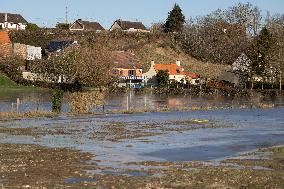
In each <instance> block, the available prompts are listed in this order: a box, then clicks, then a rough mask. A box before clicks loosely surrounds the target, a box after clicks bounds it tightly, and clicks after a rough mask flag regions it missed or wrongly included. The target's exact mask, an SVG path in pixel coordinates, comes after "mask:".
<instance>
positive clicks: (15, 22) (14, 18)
mask: <svg viewBox="0 0 284 189" xmlns="http://www.w3.org/2000/svg"><path fill="white" fill-rule="evenodd" d="M27 24H28V22H27V21H26V20H25V19H24V18H23V17H22V16H21V15H20V14H10V13H0V28H2V29H8V30H25V29H26V26H27Z"/></svg>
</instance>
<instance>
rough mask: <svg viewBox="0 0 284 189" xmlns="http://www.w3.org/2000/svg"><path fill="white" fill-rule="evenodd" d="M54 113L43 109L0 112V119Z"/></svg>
mask: <svg viewBox="0 0 284 189" xmlns="http://www.w3.org/2000/svg"><path fill="white" fill-rule="evenodd" d="M56 115H57V114H55V113H52V112H44V111H30V112H26V113H16V112H0V119H11V118H37V117H54V116H56Z"/></svg>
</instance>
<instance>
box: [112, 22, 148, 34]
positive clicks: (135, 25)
mask: <svg viewBox="0 0 284 189" xmlns="http://www.w3.org/2000/svg"><path fill="white" fill-rule="evenodd" d="M109 30H110V31H114V30H121V31H125V32H149V31H148V30H147V28H146V27H145V26H144V25H143V23H142V22H130V21H122V20H116V21H115V22H114V23H113V25H112V26H111V28H110V29H109Z"/></svg>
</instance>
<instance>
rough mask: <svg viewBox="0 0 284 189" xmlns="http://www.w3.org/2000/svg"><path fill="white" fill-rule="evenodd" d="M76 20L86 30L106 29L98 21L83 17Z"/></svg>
mask: <svg viewBox="0 0 284 189" xmlns="http://www.w3.org/2000/svg"><path fill="white" fill-rule="evenodd" d="M76 22H77V23H79V24H80V25H81V26H82V27H83V26H84V30H93V31H96V30H105V29H104V28H103V27H102V26H101V24H100V23H98V22H89V21H84V20H81V19H78V20H76ZM71 27H72V26H71Z"/></svg>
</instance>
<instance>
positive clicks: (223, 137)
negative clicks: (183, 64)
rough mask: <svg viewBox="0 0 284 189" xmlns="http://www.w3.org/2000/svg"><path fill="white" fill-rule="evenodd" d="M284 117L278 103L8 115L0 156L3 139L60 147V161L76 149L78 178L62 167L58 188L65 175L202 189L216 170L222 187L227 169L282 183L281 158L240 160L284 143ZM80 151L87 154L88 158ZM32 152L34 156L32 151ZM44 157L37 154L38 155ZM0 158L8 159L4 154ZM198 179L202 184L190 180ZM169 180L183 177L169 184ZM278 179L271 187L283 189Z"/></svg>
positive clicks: (92, 182)
mask: <svg viewBox="0 0 284 189" xmlns="http://www.w3.org/2000/svg"><path fill="white" fill-rule="evenodd" d="M283 115H284V109H283V108H274V109H244V110H236V109H227V110H214V111H189V112H164V113H142V114H141V113H140V114H131V115H100V116H81V117H65V116H61V117H56V118H40V119H39V118H38V119H21V120H17V119H14V120H11V119H6V120H1V121H0V143H1V144H2V145H1V146H2V147H1V154H2V155H3V154H4V155H5V153H3V152H9V148H6V149H5V150H2V149H3V145H4V147H5V145H8V147H9V146H10V148H11V149H10V150H12V149H15V150H16V152H18V153H19V154H22V151H21V149H22V148H23V146H24V147H25V145H28V146H29V147H30V148H31V149H34V148H36V149H37V148H43V149H46V150H47V149H50V150H51V151H53V150H54V149H58V148H60V149H61V150H62V151H59V152H58V151H55V152H54V153H55V154H58V156H60V154H65V156H63V157H64V158H59V159H58V158H55V159H54V158H53V157H52V158H53V160H54V161H61V162H62V161H64V160H65V159H66V158H67V159H68V157H69V156H70V155H68V153H70V152H69V150H71V151H72V153H77V154H76V155H75V157H78V158H79V159H80V161H79V162H81V163H78V161H77V160H73V159H72V158H71V159H70V162H66V163H68V164H69V165H70V169H72V170H73V169H77V170H78V172H80V174H81V176H78V175H76V174H75V175H74V174H73V173H72V174H71V172H72V171H71V172H67V173H64V174H62V175H63V176H62V177H59V178H61V181H60V182H59V181H58V182H59V184H58V187H59V186H60V184H62V179H63V178H65V179H63V180H64V182H63V185H74V187H76V186H78V185H80V186H81V187H82V186H84V184H86V187H88V186H100V187H102V186H113V185H114V186H117V188H119V187H121V188H131V183H133V184H136V185H135V186H137V188H139V187H141V188H145V187H146V185H147V184H150V185H149V186H148V188H152V187H151V183H152V184H154V185H153V186H156V185H157V186H163V187H162V188H167V187H166V186H168V188H188V186H191V187H197V188H198V187H199V188H202V187H201V186H203V187H205V186H207V185H206V184H208V186H212V185H210V183H211V184H212V182H213V180H214V179H213V177H214V175H219V176H218V177H217V176H216V179H219V180H218V182H217V181H216V183H217V185H216V187H215V188H226V187H228V186H232V185H231V184H233V183H232V182H233V181H232V182H231V181H228V180H226V179H229V178H227V177H225V175H226V174H229V175H232V178H234V179H235V181H236V182H237V181H240V180H239V179H241V178H242V177H243V176H242V174H244V173H243V171H244V172H245V174H248V175H251V176H252V177H254V178H253V179H252V180H253V182H256V181H255V179H258V178H262V177H265V176H266V177H267V178H271V180H270V181H267V182H268V183H270V182H272V181H273V180H274V179H275V180H277V184H279V183H280V184H281V183H282V184H283V183H284V181H283V180H281V178H282V179H283V178H284V177H280V178H279V176H281V175H282V176H283V169H281V170H280V171H279V172H278V173H279V174H278V173H277V174H275V175H278V176H275V175H274V172H275V169H276V167H281V166H282V167H283V160H282V161H279V162H278V161H277V163H275V164H276V165H277V166H275V165H273V166H267V163H266V164H263V162H262V161H263V159H261V160H257V161H260V162H261V163H248V161H247V160H246V161H245V162H246V163H240V162H239V159H241V158H240V157H239V156H242V154H244V153H247V152H250V151H255V150H257V149H259V148H267V147H272V146H277V145H284V116H283ZM11 145H12V147H11ZM47 147H48V148H47ZM65 150H66V152H65ZM31 151H32V150H31ZM16 152H15V153H16ZM80 152H82V153H85V154H87V156H88V158H89V159H88V158H85V157H84V155H83V156H82V155H81V153H80ZM9 153H10V152H9ZM66 153H67V154H66ZM261 154H263V153H261ZM32 155H33V156H32V157H31V159H33V158H36V157H37V156H34V154H33V153H32ZM39 155H40V154H39ZM45 156H46V154H45V155H42V157H43V159H44V157H45ZM255 156H256V155H255V154H254V155H253V157H255ZM266 156H267V158H266V159H269V158H271V157H270V156H271V153H268V155H267V154H264V155H262V156H260V157H266ZM3 157H4V159H5V158H6V159H9V155H8V156H3ZM233 157H238V158H237V160H236V159H234V158H233ZM257 157H259V155H258V156H257ZM257 159H259V158H257ZM11 160H13V158H12V157H11ZM229 160H230V161H229ZM33 161H34V160H33ZM73 161H74V162H75V164H74V163H73ZM267 161H268V160H267ZM51 162H52V161H51ZM51 162H50V164H52V163H51ZM236 163H238V164H237V165H236ZM272 164H273V163H271V165H272ZM0 165H1V164H0ZM3 165H5V163H4V164H3ZM63 165H64V164H63ZM72 165H76V166H78V167H75V168H74V167H73V166H72ZM263 165H264V166H263ZM46 166H48V165H46ZM246 166H248V167H246ZM28 167H29V166H28ZM43 167H44V166H43ZM50 167H52V165H50ZM40 169H41V167H39V170H40ZM270 169H272V170H270ZM1 170H3V168H2V167H1ZM4 170H5V169H4ZM196 170H199V171H197V172H196ZM200 170H207V171H206V172H203V171H200ZM15 171H17V169H15ZM85 171H86V172H85ZM4 172H5V171H4ZM238 172H239V173H240V174H241V175H239V177H238V179H237V178H235V177H236V176H233V174H236V173H238ZM53 174H55V172H53ZM80 174H79V175H80ZM204 174H205V177H206V175H207V177H208V178H207V177H206V178H205V177H204V179H203V181H202V178H203V176H204ZM255 174H256V176H255ZM263 174H264V175H263ZM3 175H6V173H5V174H3ZM64 175H65V176H64ZM222 175H223V176H224V180H222V178H221V177H222ZM183 177H184V180H182V178H183ZM195 177H196V178H198V179H197V180H199V181H200V183H196V181H193V180H194V179H195ZM3 179H4V181H2V182H3V183H11V182H10V181H9V180H10V179H9V178H8V179H7V180H5V178H3ZM3 179H2V180H3ZM174 179H176V180H177V181H180V183H179V184H178V183H176V182H173V183H169V181H170V180H173V181H174ZM212 179H213V180H212ZM23 180H24V179H23ZM51 180H52V179H51ZM55 180H56V179H55ZM138 181H139V182H138ZM160 181H161V182H162V184H161V183H160ZM186 181H190V182H186ZM223 181H224V182H223ZM30 182H31V183H33V181H30ZM56 182H57V180H56ZM247 182H248V183H249V180H248V181H247ZM66 183H67V184H66ZM82 183H83V184H82ZM98 183H101V185H99V184H98ZM163 183H164V184H163ZM165 183H167V184H166V185H165ZM181 183H182V184H181ZM248 183H247V184H248ZM260 183H262V184H263V182H260ZM129 184H130V185H129ZM145 184H146V185H145ZM168 184H169V185H168ZM172 184H173V185H172ZM191 184H193V185H191ZM280 184H279V185H275V187H272V188H281V187H279V186H281V185H280ZM0 186H1V185H0ZM34 186H38V185H36V184H35V185H34ZM44 186H46V187H50V186H49V185H44ZM237 186H241V185H237ZM247 186H248V185H247ZM267 186H272V185H269V184H268V185H267ZM276 186H277V187H276ZM282 186H283V185H282ZM79 188H80V187H79ZM209 188H210V187H209ZM211 188H214V187H211ZM237 188H238V187H237ZM270 188H271V187H270Z"/></svg>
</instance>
